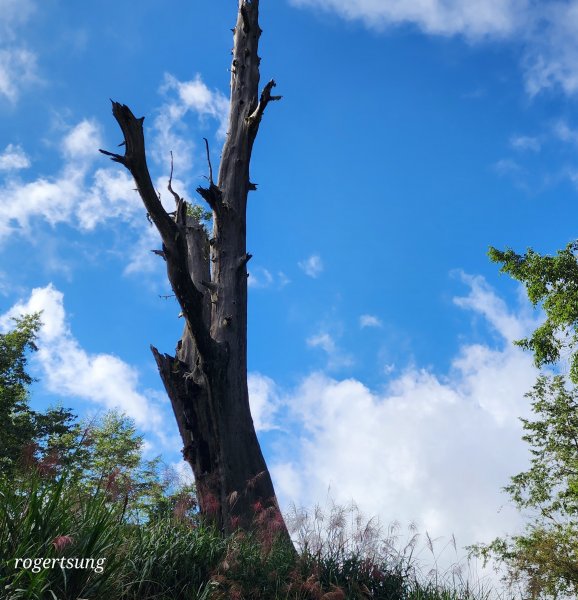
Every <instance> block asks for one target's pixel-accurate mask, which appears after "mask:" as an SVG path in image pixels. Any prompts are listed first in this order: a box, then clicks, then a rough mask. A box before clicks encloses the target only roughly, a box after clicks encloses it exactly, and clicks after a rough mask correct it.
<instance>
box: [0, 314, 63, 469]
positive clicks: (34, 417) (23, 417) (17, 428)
mask: <svg viewBox="0 0 578 600" xmlns="http://www.w3.org/2000/svg"><path fill="white" fill-rule="evenodd" d="M40 325H41V321H40V314H39V313H35V314H32V315H25V316H22V317H20V318H17V319H14V328H13V329H12V330H11V331H8V332H7V333H3V334H0V414H1V415H2V419H0V472H6V473H14V471H15V469H17V468H18V467H19V466H22V463H23V462H26V461H35V462H38V461H40V460H42V461H44V463H45V464H47V463H49V462H56V461H57V460H58V456H59V454H60V452H61V450H62V449H61V448H59V447H58V445H57V444H56V440H57V439H59V438H60V437H61V436H63V435H64V434H65V433H70V431H71V428H72V427H73V421H74V420H75V417H74V415H73V414H72V412H71V411H70V410H68V409H65V408H62V407H56V408H49V409H48V410H46V411H45V412H37V411H34V410H32V409H31V408H30V404H29V399H30V385H31V384H32V382H33V381H34V378H33V377H32V376H31V375H30V374H29V373H28V370H27V367H28V358H29V355H30V353H31V352H33V351H35V350H36V343H35V341H36V336H37V334H38V330H39V328H40Z"/></svg>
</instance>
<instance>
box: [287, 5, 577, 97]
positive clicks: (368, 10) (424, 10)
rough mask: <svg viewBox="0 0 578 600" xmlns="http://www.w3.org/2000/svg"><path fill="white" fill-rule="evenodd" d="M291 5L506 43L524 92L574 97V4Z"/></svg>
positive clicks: (375, 24)
mask: <svg viewBox="0 0 578 600" xmlns="http://www.w3.org/2000/svg"><path fill="white" fill-rule="evenodd" d="M290 2H291V3H292V4H293V5H295V6H303V7H314V8H319V9H322V10H326V11H333V12H335V13H337V14H339V15H340V16H341V17H343V18H345V19H347V20H360V21H362V22H363V23H364V24H365V25H366V26H368V27H371V28H373V29H377V30H384V29H387V28H388V27H395V26H404V25H409V26H413V27H416V28H417V29H418V30H420V31H422V32H424V33H426V34H429V35H440V36H463V37H465V38H467V39H468V40H470V41H486V42H487V41H488V40H493V39H499V40H506V41H509V42H511V43H512V44H514V45H515V46H516V47H517V48H518V49H519V50H520V53H521V64H522V68H523V70H524V76H525V85H526V90H527V92H528V93H529V94H530V95H531V96H533V95H535V94H537V93H539V92H541V91H543V90H545V89H549V88H554V89H559V90H561V91H562V92H563V93H565V94H570V95H574V94H576V93H578V37H577V36H576V30H577V27H578V2H577V1H576V0H567V1H554V2H531V1H530V0H486V1H484V2H471V1H470V0H449V1H446V0H418V1H415V2H401V1H399V0H290Z"/></svg>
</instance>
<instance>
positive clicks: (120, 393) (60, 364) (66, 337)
mask: <svg viewBox="0 0 578 600" xmlns="http://www.w3.org/2000/svg"><path fill="white" fill-rule="evenodd" d="M39 311H42V315H41V320H42V328H41V329H40V332H39V335H38V341H37V346H38V352H37V353H36V354H35V355H34V359H35V361H37V363H38V364H39V366H40V369H41V371H42V382H43V384H44V386H45V387H46V388H47V390H48V391H49V392H52V393H54V394H57V395H59V396H63V397H69V398H70V397H72V398H79V399H82V400H86V401H89V402H92V403H94V404H96V405H97V406H100V407H102V408H105V409H119V410H121V411H123V412H125V413H126V414H127V415H128V416H129V417H131V418H132V419H134V420H135V422H136V423H137V424H138V425H139V426H140V427H141V428H142V429H144V430H145V431H154V432H156V433H159V430H160V428H161V425H162V424H163V417H162V413H161V410H160V408H159V406H158V405H157V404H156V403H155V401H154V400H153V397H154V396H155V395H156V394H154V393H151V394H146V393H144V392H142V391H139V381H138V373H137V371H136V369H134V367H132V366H131V365H129V364H127V363H126V362H124V361H123V360H121V359H120V358H119V357H118V356H114V355H112V354H104V353H102V354H91V353H89V352H87V351H86V350H84V349H83V348H82V347H81V345H80V343H79V342H78V340H77V339H76V338H75V337H74V335H73V333H72V331H71V329H70V325H69V323H68V320H67V317H66V311H65V309H64V296H63V294H62V292H60V291H59V290H57V289H56V288H55V287H54V286H53V285H48V286H46V287H44V288H35V289H33V290H32V293H31V294H30V297H29V298H28V299H27V300H26V301H22V302H19V303H17V304H15V305H14V306H12V308H10V309H9V310H8V311H7V312H6V313H4V314H3V315H1V316H0V329H3V330H6V329H8V328H10V327H11V326H12V325H13V323H12V320H11V319H12V318H13V317H18V316H20V315H23V314H29V313H33V312H39Z"/></svg>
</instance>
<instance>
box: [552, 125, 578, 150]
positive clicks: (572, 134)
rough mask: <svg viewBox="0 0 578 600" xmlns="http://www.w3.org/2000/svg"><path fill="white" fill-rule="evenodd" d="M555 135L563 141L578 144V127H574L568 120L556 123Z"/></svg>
mask: <svg viewBox="0 0 578 600" xmlns="http://www.w3.org/2000/svg"><path fill="white" fill-rule="evenodd" d="M553 132H554V136H555V137H556V138H557V139H559V140H560V141H562V142H566V143H568V144H574V145H578V129H573V128H572V127H570V125H568V123H567V122H566V121H563V120H561V121H558V122H557V123H556V124H555V125H554V130H553Z"/></svg>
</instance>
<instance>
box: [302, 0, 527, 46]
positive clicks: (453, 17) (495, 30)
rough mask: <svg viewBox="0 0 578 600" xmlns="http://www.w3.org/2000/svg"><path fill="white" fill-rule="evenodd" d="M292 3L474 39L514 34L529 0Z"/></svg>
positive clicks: (376, 23) (372, 23) (374, 23)
mask: <svg viewBox="0 0 578 600" xmlns="http://www.w3.org/2000/svg"><path fill="white" fill-rule="evenodd" d="M291 3H292V4H294V5H295V6H312V7H316V8H320V9H323V10H328V11H335V12H337V13H338V14H340V15H341V16H342V17H344V18H346V19H349V20H353V19H359V20H361V21H363V22H364V23H365V24H366V25H368V26H369V27H373V28H375V29H384V28H386V27H388V26H391V25H402V24H413V25H416V26H417V27H419V28H420V29H422V30H423V31H425V32H427V33H430V34H437V35H445V36H450V35H463V36H466V37H468V38H474V39H477V38H482V37H488V36H494V37H506V36H508V35H511V34H512V33H513V32H514V31H516V30H517V29H518V28H519V27H520V25H521V24H522V23H523V21H524V16H525V13H526V11H527V7H528V2H526V0H489V1H487V2H483V3H481V2H480V3H473V2H468V1H466V0H462V1H460V0H454V1H453V2H443V1H442V0H432V1H431V2H395V1H391V0H384V1H380V0H291Z"/></svg>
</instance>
